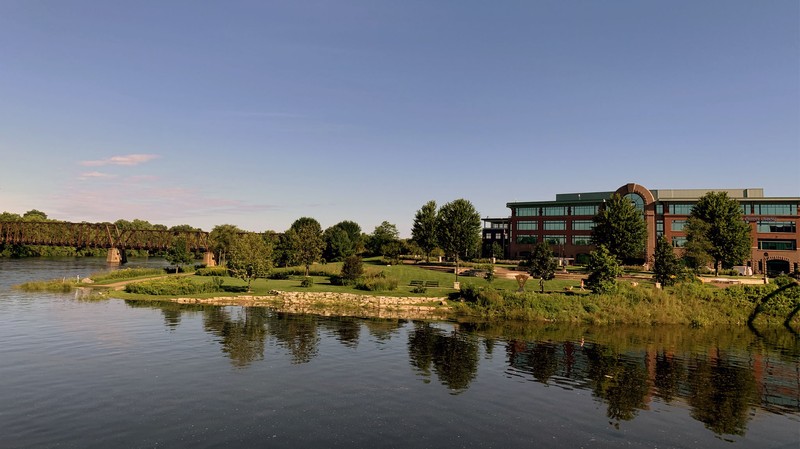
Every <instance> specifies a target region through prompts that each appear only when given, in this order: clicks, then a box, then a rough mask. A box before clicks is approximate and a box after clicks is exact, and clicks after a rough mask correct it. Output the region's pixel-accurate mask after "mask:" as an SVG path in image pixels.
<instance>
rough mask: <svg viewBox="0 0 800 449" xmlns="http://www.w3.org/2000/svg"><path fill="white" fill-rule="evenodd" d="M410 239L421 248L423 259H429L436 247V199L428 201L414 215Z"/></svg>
mask: <svg viewBox="0 0 800 449" xmlns="http://www.w3.org/2000/svg"><path fill="white" fill-rule="evenodd" d="M411 239H412V240H413V241H414V242H415V243H416V244H417V245H419V247H420V248H422V251H423V252H424V253H425V260H426V261H428V262H430V261H431V252H432V251H433V250H434V249H436V245H437V244H438V243H437V240H436V201H433V200H431V201H428V202H427V203H425V204H424V205H423V206H422V208H420V210H418V211H417V213H416V214H415V215H414V225H413V226H412V228H411Z"/></svg>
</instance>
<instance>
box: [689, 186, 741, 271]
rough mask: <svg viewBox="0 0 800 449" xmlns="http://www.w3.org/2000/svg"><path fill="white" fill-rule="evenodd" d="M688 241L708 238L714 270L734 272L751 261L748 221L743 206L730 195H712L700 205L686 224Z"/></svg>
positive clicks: (711, 193)
mask: <svg viewBox="0 0 800 449" xmlns="http://www.w3.org/2000/svg"><path fill="white" fill-rule="evenodd" d="M684 229H685V230H686V236H687V240H688V239H700V238H704V239H705V240H706V241H707V242H708V245H707V253H708V255H709V257H711V259H712V260H713V261H714V270H715V272H716V273H719V268H720V266H722V267H724V268H730V267H732V266H733V265H737V264H741V263H743V262H744V261H745V260H747V258H748V257H750V247H751V244H752V240H751V237H750V226H749V225H748V224H747V223H746V222H745V221H744V218H743V216H742V209H741V207H740V206H739V202H738V201H736V200H735V199H733V198H730V197H728V193H727V192H708V193H706V194H705V195H703V197H702V198H700V199H699V200H698V201H697V204H695V206H694V208H692V212H691V213H690V214H689V218H688V219H687V220H686V227H685V228H684Z"/></svg>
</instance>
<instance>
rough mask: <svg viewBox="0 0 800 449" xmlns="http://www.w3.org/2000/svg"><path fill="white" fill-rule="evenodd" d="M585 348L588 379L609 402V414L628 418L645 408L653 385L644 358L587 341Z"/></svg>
mask: <svg viewBox="0 0 800 449" xmlns="http://www.w3.org/2000/svg"><path fill="white" fill-rule="evenodd" d="M583 352H584V354H585V355H586V359H587V361H588V363H589V366H588V371H587V373H586V380H587V381H588V382H589V384H590V385H591V388H592V391H593V392H594V394H595V396H597V397H599V398H602V399H604V400H605V401H606V403H607V404H608V408H607V409H606V416H608V417H609V418H611V419H614V420H616V421H628V420H631V419H633V418H634V417H635V416H636V413H637V411H638V410H642V409H645V408H646V397H647V394H648V392H649V391H650V388H649V385H648V381H647V370H645V367H644V363H643V360H642V361H637V360H635V359H630V358H628V357H624V356H622V355H621V354H619V353H617V352H615V351H612V350H610V349H609V348H607V347H604V346H602V345H587V346H585V347H584V349H583ZM617 425H618V424H617Z"/></svg>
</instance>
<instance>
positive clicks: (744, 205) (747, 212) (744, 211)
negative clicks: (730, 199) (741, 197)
mask: <svg viewBox="0 0 800 449" xmlns="http://www.w3.org/2000/svg"><path fill="white" fill-rule="evenodd" d="M739 208H740V209H741V210H742V215H750V208H751V206H750V203H741V204H739Z"/></svg>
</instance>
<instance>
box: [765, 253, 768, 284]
mask: <svg viewBox="0 0 800 449" xmlns="http://www.w3.org/2000/svg"><path fill="white" fill-rule="evenodd" d="M767 257H769V253H768V252H765V253H764V283H765V284H766V283H767V282H768V281H767Z"/></svg>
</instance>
